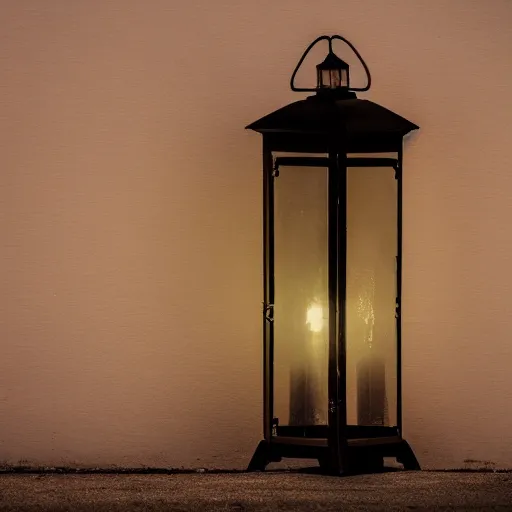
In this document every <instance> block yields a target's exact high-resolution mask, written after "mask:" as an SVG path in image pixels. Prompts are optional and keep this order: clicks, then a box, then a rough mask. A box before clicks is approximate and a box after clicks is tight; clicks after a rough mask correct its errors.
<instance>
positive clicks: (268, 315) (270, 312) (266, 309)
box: [263, 303, 274, 322]
mask: <svg viewBox="0 0 512 512" xmlns="http://www.w3.org/2000/svg"><path fill="white" fill-rule="evenodd" d="M263 316H264V317H265V320H266V321H267V322H273V321H274V304H266V303H263Z"/></svg>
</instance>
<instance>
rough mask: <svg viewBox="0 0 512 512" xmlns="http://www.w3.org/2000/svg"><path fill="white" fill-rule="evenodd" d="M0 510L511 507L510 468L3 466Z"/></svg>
mask: <svg viewBox="0 0 512 512" xmlns="http://www.w3.org/2000/svg"><path fill="white" fill-rule="evenodd" d="M0 510H1V511H18V510H26V511H52V512H60V511H64V510H66V511H67V510H69V511H77V512H80V511H84V510H93V511H101V512H103V511H110V512H116V511H121V510H123V511H134V510H135V511H163V510H172V511H191V510H194V511H196V510H197V511H232V512H234V511H237V512H241V511H245V512H249V511H274V510H281V511H283V510H284V511H297V512H299V511H323V512H330V511H352V510H359V511H360V510H385V511H394V510H443V511H447V510H472V511H475V510H482V511H491V510H510V511H512V473H448V472H426V471H424V472H420V471H418V472H407V471H398V472H387V473H380V474H373V475H357V476H349V477H343V478H339V477H328V476H321V475H318V474H311V473H309V474H308V473H305V474H304V473H293V472H282V471H280V472H266V473H233V474H230V473H228V474H213V473H203V474H200V473H192V474H167V475H166V474H62V475H59V474H35V475H34V474H7V473H6V474H0Z"/></svg>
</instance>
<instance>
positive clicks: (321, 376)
mask: <svg viewBox="0 0 512 512" xmlns="http://www.w3.org/2000/svg"><path fill="white" fill-rule="evenodd" d="M322 40H326V41H328V44H329V52H328V55H327V58H326V59H325V60H324V62H322V63H321V64H319V65H318V66H317V87H316V88H314V89H301V88H297V87H295V85H294V79H295V75H296V73H297V71H298V69H299V68H300V66H301V65H302V63H303V61H304V59H305V57H306V55H307V54H308V52H309V51H310V50H311V48H312V47H313V46H314V45H315V44H317V43H318V42H319V41H322ZM333 40H341V41H343V42H345V43H346V44H347V45H348V46H349V47H350V48H351V49H352V50H353V51H354V52H355V54H356V55H357V57H358V58H359V60H360V62H361V64H362V66H363V68H364V70H365V72H366V76H367V84H366V85H365V86H364V87H361V88H354V87H352V86H351V85H350V81H349V66H348V64H346V63H345V62H344V61H342V60H341V59H340V58H339V57H337V56H336V55H335V54H334V52H333V49H332V42H333ZM290 85H291V88H292V90H294V91H314V92H315V93H316V94H315V95H313V96H310V97H308V98H306V99H302V100H300V101H297V102H294V103H292V104H290V105H287V106H285V107H283V108H281V109H279V110H277V111H275V112H273V113H271V114H269V115H267V116H265V117H263V118H261V119H259V120H258V121H256V122H254V123H252V124H250V125H249V126H248V127H247V128H249V129H252V130H254V131H257V132H259V133H261V134H262V135H263V173H264V181H263V183H264V187H263V195H264V306H263V322H264V440H263V441H261V442H260V444H259V445H258V448H257V450H256V452H255V454H254V456H253V458H252V460H251V462H250V464H249V468H248V469H249V470H263V469H264V468H265V467H266V466H267V465H268V464H269V463H270V462H272V461H279V460H281V459H282V458H283V457H293V458H313V459H317V460H318V461H319V463H320V466H321V467H322V468H323V469H325V470H326V471H329V472H331V473H336V474H345V473H351V472H356V471H364V470H373V469H376V468H379V467H382V465H383V459H384V457H395V458H396V459H397V460H399V461H400V462H402V463H403V465H404V467H405V468H408V469H419V465H418V462H417V460H416V458H415V456H414V454H413V452H412V450H411V448H410V447H409V445H408V444H407V442H406V441H405V440H404V439H403V437H402V425H401V417H402V410H401V330H400V325H401V324H400V322H401V315H400V312H401V308H400V304H401V242H402V236H401V231H402V217H401V205H402V203H401V197H402V145H403V138H404V136H405V135H406V134H407V133H409V132H410V131H412V130H415V129H417V128H418V127H417V126H416V125H415V124H413V123H411V122H409V121H407V120H406V119H404V118H403V117H401V116H399V115H397V114H395V113H393V112H391V111H390V110H388V109H386V108H384V107H381V106H379V105H377V104H375V103H373V102H371V101H368V100H362V99H358V98H357V97H356V94H355V92H356V91H366V90H368V89H369V88H370V85H371V77H370V72H369V70H368V67H367V66H366V64H365V62H364V61H363V59H362V58H361V56H360V55H359V53H358V52H357V50H356V49H355V48H354V46H353V45H352V44H351V43H350V42H348V41H347V40H346V39H344V38H342V37H341V36H337V35H336V36H321V37H319V38H318V39H316V40H315V41H313V42H312V43H311V44H310V45H309V47H308V48H307V49H306V51H305V52H304V54H303V56H302V57H301V59H300V61H299V63H298V64H297V67H296V68H295V71H294V72H293V75H292V77H291V82H290Z"/></svg>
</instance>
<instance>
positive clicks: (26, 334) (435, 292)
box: [0, 0, 512, 468]
mask: <svg viewBox="0 0 512 512" xmlns="http://www.w3.org/2000/svg"><path fill="white" fill-rule="evenodd" d="M0 11H1V15H0V77H1V78H0V186H1V189H0V190H1V195H0V201H1V209H0V212H1V214H0V215H1V221H0V222H1V224H0V225H1V227H2V236H1V237H0V240H1V246H2V250H1V252H0V269H1V274H0V275H1V282H0V289H1V295H0V297H1V302H0V325H1V334H0V335H1V337H0V355H1V357H0V461H1V463H2V464H7V463H10V464H20V463H22V464H23V463H26V464H31V465H87V466H89V465H99V466H111V465H122V466H137V465H150V466H171V467H180V466H185V467H201V466H208V467H241V466H243V465H244V464H245V463H246V462H247V460H248V458H249V457H250V455H251V452H252V450H253V449H254V447H255V445H256V443H257V441H258V440H259V439H260V436H261V420H260V407H261V398H260V396H261V378H260V374H261V356H260V350H261V344H260V336H261V332H260V308H261V288H260V273H261V263H260V259H261V258H260V257H261V245H260V244H261V241H260V236H261V232H260V226H261V224H260V222H261V215H260V207H261V199H260V192H261V180H260V178H261V177H260V138H259V137H258V136H257V135H256V134H251V133H248V132H246V131H244V129H243V127H244V126H245V124H247V123H249V122H251V121H253V120H255V119H256V118H258V117H260V116H261V115H263V114H265V113H267V112H269V111H271V110H273V109H275V108H277V107H279V106H281V105H283V104H285V103H287V102H289V101H292V100H294V99H296V98H297V95H294V94H293V93H291V92H289V90H288V79H289V75H290V73H291V71H292V69H293V66H294V65H295V63H296V61H297V59H298V58H299V56H300V53H301V51H302V50H303V49H304V47H305V46H306V45H307V44H308V43H309V41H310V40H312V39H313V38H314V37H316V36H317V35H319V34H321V33H328V34H329V33H337V32H339V33H342V34H343V35H345V36H346V37H348V38H349V39H351V40H352V41H353V42H354V43H355V44H356V46H357V47H358V49H360V51H361V52H362V54H363V55H364V57H365V59H366V60H367V62H368V64H369V65H370V67H371V70H372V74H373V78H374V85H373V88H372V90H371V92H370V93H368V94H367V95H366V96H365V97H368V98H370V99H372V100H374V101H377V102H379V103H382V104H383V105H385V106H387V107H389V108H391V109H393V110H395V111H397V112H398V113H400V114H402V115H404V116H405V117H408V118H410V119H411V120H412V121H414V122H416V123H418V124H419V125H420V126H421V131H420V132H419V133H418V134H416V135H414V136H413V137H412V138H411V139H410V140H409V142H408V146H407V150H406V154H405V181H404V194H405V195H404V297H403V298H404V304H403V314H404V328H403V335H404V386H405V390H404V427H405V435H406V437H407V438H408V440H409V441H410V442H411V444H412V446H413V447H414V449H415V450H416V453H417V455H418V457H419V459H420V462H421V463H422V464H423V466H424V467H437V468H446V467H461V466H464V465H468V464H469V465H475V466H483V465H484V463H485V461H490V462H492V463H493V464H494V465H495V467H509V468H510V467H512V371H510V368H511V367H512V343H511V339H510V338H511V335H510V332H511V331H512V315H511V314H510V310H511V307H512V298H511V296H512V277H511V275H512V274H511V272H510V266H511V264H512V234H511V233H512V231H511V229H510V220H511V218H512V199H511V198H512V172H511V167H510V141H511V140H512V139H511V134H510V126H511V124H512V100H511V99H510V91H511V90H512V59H511V58H510V55H511V52H512V30H511V28H510V27H511V25H510V23H511V20H512V2H510V1H509V0H487V1H482V0H451V1H447V0H393V1H392V0H387V1H382V0H367V1H361V0H344V1H343V2H340V1H339V0H317V1H316V2H315V3H312V2H309V1H306V0H295V1H293V2H291V1H287V0H280V1H275V0H258V1H254V2H248V1H233V0H218V1H215V2H205V1H199V0H189V1H187V2H177V1H167V0H152V1H142V0H138V1H136V0H87V1H80V0H73V1H69V0H46V1H44V2H42V1H41V0H32V1H28V0H3V1H2V2H1V5H0ZM301 77H302V78H301V79H304V77H306V74H302V75H301ZM467 460H476V461H480V462H475V463H467V462H466V463H465V462H464V461H467Z"/></svg>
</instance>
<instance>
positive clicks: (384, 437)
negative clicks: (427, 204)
mask: <svg viewBox="0 0 512 512" xmlns="http://www.w3.org/2000/svg"><path fill="white" fill-rule="evenodd" d="M334 39H341V40H342V41H344V42H346V43H347V44H348V46H349V47H350V48H352V49H353V50H354V52H355V53H356V55H357V56H358V57H359V60H360V62H361V63H362V65H363V67H364V69H365V71H366V74H367V84H366V86H365V87H362V88H357V89H356V88H349V90H348V91H347V88H346V87H344V88H340V89H343V90H342V91H337V93H335V94H331V95H328V97H326V96H325V95H324V94H321V91H320V90H318V89H304V88H296V87H295V86H294V78H295V75H296V73H297V71H298V69H299V68H300V66H301V64H302V63H303V61H304V59H305V57H306V55H307V54H308V53H309V51H310V50H311V48H312V47H313V46H314V45H315V44H316V43H318V42H319V41H322V40H328V41H329V50H330V51H332V46H331V45H332V41H333V40H334ZM370 85H371V77H370V72H369V70H368V67H367V66H366V64H365V63H364V61H363V59H362V57H361V56H360V55H359V53H358V52H357V50H355V48H354V46H353V45H352V44H351V43H349V42H348V41H347V40H346V39H344V38H342V37H341V36H330V37H328V36H321V37H319V38H317V39H316V40H315V41H313V43H311V44H310V45H309V46H308V48H307V49H306V51H305V52H304V54H303V56H302V57H301V59H300V61H299V63H298V65H297V67H296V68H295V70H294V72H293V74H292V78H291V80H290V86H291V88H292V90H294V91H315V92H317V93H318V94H317V95H316V96H314V97H309V98H307V99H305V100H302V101H299V102H295V103H293V104H291V105H288V106H286V107H283V108H282V109H279V110H278V111H276V112H273V113H271V114H269V115H268V116H265V117H264V118H262V119H260V120H258V121H256V122H255V123H252V124H251V125H249V126H248V127H247V128H248V129H252V130H254V131H257V132H259V133H261V134H262V135H263V153H262V157H263V259H264V279H263V295H264V303H263V367H264V379H263V434H264V440H262V441H261V442H260V443H259V445H258V447H257V449H256V451H255V453H254V455H253V457H252V459H251V461H250V463H249V466H248V470H249V471H255V470H264V469H265V467H266V466H267V465H268V464H269V463H271V462H277V461H280V460H281V459H282V458H283V457H293V458H310V459H317V460H318V462H319V463H320V467H321V468H323V470H325V471H327V472H329V473H334V474H349V473H353V472H359V471H372V470H375V469H380V468H381V467H382V465H383V459H384V457H395V458H396V459H397V460H398V461H400V462H401V463H402V464H403V466H404V467H405V468H407V469H420V466H419V463H418V461H417V460H416V457H415V456H414V453H413V451H412V449H411V448H410V446H409V444H408V443H407V442H406V441H405V439H404V438H403V437H402V400H401V390H402V373H401V359H402V336H401V292H402V271H401V269H402V164H403V137H404V136H405V134H406V133H408V132H410V131H411V130H414V129H417V128H418V127H417V126H416V125H414V124H413V123H411V122H409V121H407V120H405V119H404V118H402V117H400V116H398V115H397V114H394V113H393V112H391V111H389V110H387V109H384V108H383V107H380V106H378V105H376V104H374V103H372V102H368V101H367V100H359V99H357V98H356V96H355V94H354V91H366V90H368V89H369V88H370ZM365 114H367V115H365ZM361 119H363V121H361ZM361 123H363V124H361ZM282 152H285V153H294V154H299V155H300V154H301V153H302V154H305V153H314V154H323V155H327V156H318V157H311V156H277V155H276V154H279V155H280V154H281V153H282ZM356 153H357V154H361V153H363V154H365V156H364V157H360V156H357V157H354V156H350V155H352V154H356ZM377 153H393V154H395V155H396V156H395V157H394V158H383V157H375V156H372V155H375V154H377ZM283 166H306V167H307V166H310V167H325V168H326V169H327V176H328V185H327V188H328V290H329V291H328V294H329V327H328V331H329V362H328V366H329V368H328V383H327V384H328V422H327V423H328V424H327V425H326V426H324V425H321V426H312V427H302V426H301V427H294V426H286V427H282V426H279V425H278V424H277V423H276V421H275V419H274V415H273V408H274V404H273V399H274V398H273V389H274V375H273V361H274V328H273V326H274V303H275V302H274V299H275V276H274V224H273V221H274V182H275V180H276V179H279V169H280V168H282V167H283ZM348 167H391V168H393V169H394V171H395V179H396V180H397V205H396V207H397V226H396V227H397V265H396V268H397V272H396V290H397V294H396V295H397V297H396V315H395V316H396V343H397V347H396V348H397V366H396V368H397V375H396V378H397V411H396V413H397V424H396V425H395V426H389V427H388V426H356V425H347V410H346V393H347V389H346V365H347V357H346V337H345V306H346V285H347V283H346V270H347V269H346V249H347V240H346V226H347V185H346V182H347V168H348Z"/></svg>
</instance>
